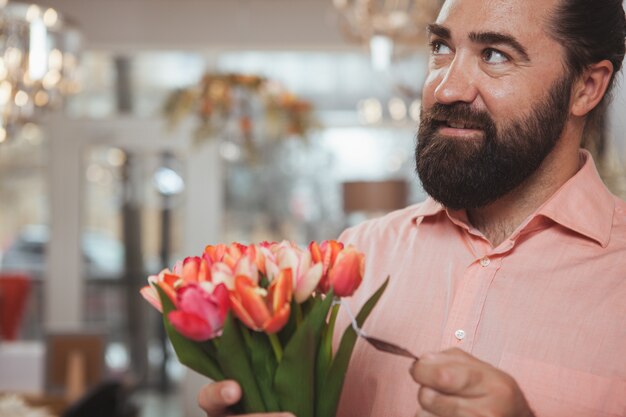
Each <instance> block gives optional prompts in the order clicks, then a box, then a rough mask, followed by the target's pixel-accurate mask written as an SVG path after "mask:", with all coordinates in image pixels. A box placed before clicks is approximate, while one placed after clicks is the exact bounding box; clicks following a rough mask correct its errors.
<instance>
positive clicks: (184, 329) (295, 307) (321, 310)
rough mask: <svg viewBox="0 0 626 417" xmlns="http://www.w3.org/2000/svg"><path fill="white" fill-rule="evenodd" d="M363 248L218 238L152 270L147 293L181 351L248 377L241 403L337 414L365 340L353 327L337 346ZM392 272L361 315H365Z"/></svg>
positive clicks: (223, 372)
mask: <svg viewBox="0 0 626 417" xmlns="http://www.w3.org/2000/svg"><path fill="white" fill-rule="evenodd" d="M363 265H364V256H363V254H362V253H360V252H358V251H357V250H356V249H355V248H354V247H351V246H348V247H344V246H343V244H341V243H339V242H337V241H324V242H322V243H321V244H318V243H317V242H312V243H311V244H310V245H309V247H308V248H306V249H302V248H300V247H298V246H297V245H295V244H293V243H290V242H281V243H267V242H264V243H261V244H256V245H242V244H239V243H233V244H230V245H224V244H220V245H215V246H213V245H209V246H207V247H206V248H205V250H204V252H203V253H202V255H201V256H198V257H188V258H186V259H185V260H184V261H182V262H178V263H176V265H175V266H174V268H173V270H172V271H170V270H168V269H166V270H164V271H162V272H161V273H159V275H156V276H150V277H149V278H148V281H149V285H148V286H146V287H144V288H143V289H142V290H141V293H142V295H143V296H144V298H146V300H148V301H149V302H150V303H151V304H152V305H153V306H154V307H156V308H157V309H158V310H159V311H160V312H161V313H162V314H163V322H164V325H165V328H166V330H167V334H168V337H169V339H170V341H171V342H172V345H173V347H174V350H175V351H176V354H177V356H178V358H179V360H180V361H181V362H182V363H183V364H184V365H186V366H188V367H190V368H191V369H193V370H195V371H197V372H199V373H201V374H203V375H205V376H207V377H209V378H211V379H213V380H215V381H219V380H223V379H234V380H236V381H238V382H239V384H240V385H241V387H242V392H243V395H242V400H241V401H240V403H239V404H237V406H236V407H237V408H236V410H233V411H235V412H239V413H252V412H271V411H290V412H292V413H294V414H295V415H297V416H298V417H332V416H334V415H335V412H336V408H337V405H338V402H339V396H340V394H341V389H342V386H343V381H344V376H345V372H346V369H347V366H348V362H349V360H350V356H351V354H352V349H353V347H354V344H355V342H356V337H357V335H356V332H355V330H354V329H353V328H352V327H348V328H347V329H346V330H345V331H344V333H343V335H342V338H341V341H340V343H339V346H338V348H337V349H336V351H335V352H333V349H332V336H333V331H334V325H335V319H336V317H337V313H338V309H339V306H340V304H341V302H340V298H341V297H348V296H351V295H352V294H353V293H354V291H355V290H356V289H357V288H358V287H359V285H360V283H361V280H362V277H363ZM386 284H387V283H386V282H385V283H384V284H383V285H382V286H381V287H380V288H379V289H378V291H376V293H374V294H373V295H372V296H371V298H370V299H369V300H368V301H367V302H366V303H365V304H364V306H363V307H362V309H361V311H360V312H359V314H358V315H357V316H356V323H357V325H358V326H362V325H363V322H364V321H365V319H366V318H367V316H368V315H369V313H370V312H371V310H372V309H373V308H374V306H375V304H376V303H377V301H378V299H379V298H380V296H381V295H382V293H383V291H384V290H385V287H386Z"/></svg>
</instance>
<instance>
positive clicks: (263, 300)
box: [230, 269, 293, 334]
mask: <svg viewBox="0 0 626 417" xmlns="http://www.w3.org/2000/svg"><path fill="white" fill-rule="evenodd" d="M292 295H293V278H292V275H291V269H285V270H283V271H281V273H280V275H279V276H278V277H277V278H276V279H275V280H274V281H272V282H271V283H270V286H269V288H268V289H267V290H265V289H264V288H261V287H259V285H258V284H257V283H256V282H254V281H253V280H252V279H250V278H249V277H247V276H244V275H238V276H237V277H235V289H234V291H231V293H230V302H231V306H232V309H233V312H234V313H235V315H236V316H237V317H238V318H239V320H241V321H242V322H243V323H244V324H245V325H246V326H248V327H249V328H251V329H252V330H256V331H264V332H265V333H267V334H273V333H276V332H278V331H279V330H280V329H282V328H283V327H284V326H285V324H287V321H288V320H289V314H290V312H291V298H292Z"/></svg>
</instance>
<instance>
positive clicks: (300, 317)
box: [295, 303, 302, 327]
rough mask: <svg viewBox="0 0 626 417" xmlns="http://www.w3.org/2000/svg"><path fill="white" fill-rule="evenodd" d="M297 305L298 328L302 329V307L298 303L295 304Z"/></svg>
mask: <svg viewBox="0 0 626 417" xmlns="http://www.w3.org/2000/svg"><path fill="white" fill-rule="evenodd" d="M295 305H296V308H295V310H296V326H297V327H300V323H302V306H301V305H300V304H298V303H295Z"/></svg>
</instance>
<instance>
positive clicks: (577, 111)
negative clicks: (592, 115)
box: [572, 60, 613, 117]
mask: <svg viewBox="0 0 626 417" xmlns="http://www.w3.org/2000/svg"><path fill="white" fill-rule="evenodd" d="M612 75H613V64H612V63H611V61H608V60H604V61H600V62H598V63H595V64H593V65H591V66H590V67H588V68H587V69H585V70H584V71H583V73H582V74H581V75H580V77H578V80H577V81H576V82H575V83H574V90H573V91H572V114H573V115H574V116H581V117H582V116H585V115H587V113H589V112H590V111H591V110H593V109H594V108H595V107H596V106H597V105H598V103H600V101H602V98H603V97H604V94H605V93H606V89H607V87H608V85H609V81H610V80H611V76H612Z"/></svg>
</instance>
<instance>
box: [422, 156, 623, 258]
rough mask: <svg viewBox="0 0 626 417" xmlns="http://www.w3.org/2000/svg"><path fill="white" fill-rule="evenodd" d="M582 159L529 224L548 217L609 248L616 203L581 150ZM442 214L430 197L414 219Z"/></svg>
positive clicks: (437, 204) (591, 159)
mask: <svg viewBox="0 0 626 417" xmlns="http://www.w3.org/2000/svg"><path fill="white" fill-rule="evenodd" d="M580 158H581V162H582V167H581V168H580V170H578V172H577V173H576V174H575V175H574V176H573V177H572V178H570V179H569V180H568V181H567V182H566V183H565V184H563V185H562V186H561V188H559V190H558V191H557V192H556V193H555V194H554V195H553V196H552V197H551V198H550V199H549V200H548V201H547V202H546V203H545V204H544V205H543V206H541V207H540V208H539V209H538V210H537V211H536V212H535V213H534V214H533V215H532V216H531V217H530V218H529V219H528V220H529V221H528V222H525V223H526V224H528V223H530V220H531V219H532V218H535V217H537V216H544V217H547V218H549V219H551V220H552V221H554V222H556V223H558V224H560V225H561V226H563V227H566V228H568V229H570V230H572V231H574V232H576V233H579V234H581V235H583V236H586V237H588V238H590V239H592V240H594V241H596V242H597V243H598V244H600V245H601V246H602V247H606V246H607V245H608V243H609V239H610V237H611V227H612V225H613V212H614V210H615V200H614V197H613V195H612V194H611V193H610V191H609V190H608V189H607V188H606V186H605V185H604V183H603V182H602V179H601V178H600V175H599V174H598V170H597V169H596V165H595V163H594V162H593V158H592V157H591V154H590V153H589V152H588V151H586V150H584V149H581V150H580ZM442 211H446V208H445V207H444V206H443V205H442V204H441V203H438V202H437V201H435V200H434V199H433V198H431V197H429V198H428V199H427V200H426V201H424V202H423V203H422V204H420V205H418V207H417V209H416V211H415V213H414V216H413V218H412V219H413V221H414V222H415V221H417V220H418V219H420V218H424V217H430V216H434V215H436V214H439V213H440V212H442ZM454 213H456V215H455V216H454V217H458V214H459V213H458V212H454ZM448 217H450V213H449V214H448ZM451 220H452V218H451Z"/></svg>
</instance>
